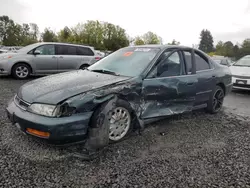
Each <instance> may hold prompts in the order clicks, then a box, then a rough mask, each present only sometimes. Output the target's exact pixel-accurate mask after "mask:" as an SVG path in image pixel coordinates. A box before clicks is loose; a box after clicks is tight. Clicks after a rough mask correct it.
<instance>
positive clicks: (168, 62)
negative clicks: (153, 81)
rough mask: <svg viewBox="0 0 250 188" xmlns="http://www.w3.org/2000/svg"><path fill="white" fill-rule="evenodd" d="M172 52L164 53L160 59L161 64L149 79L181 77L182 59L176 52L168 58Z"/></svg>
mask: <svg viewBox="0 0 250 188" xmlns="http://www.w3.org/2000/svg"><path fill="white" fill-rule="evenodd" d="M169 53H171V51H167V52H164V53H163V55H162V56H161V58H160V60H159V61H160V62H159V63H158V64H157V66H156V67H155V68H154V70H153V71H152V72H151V73H150V74H149V76H148V77H149V78H161V77H170V76H179V75H180V73H181V58H180V56H179V53H178V52H174V53H173V54H171V55H170V56H169V57H168V58H167V56H168V55H169Z"/></svg>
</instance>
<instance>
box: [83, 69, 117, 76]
mask: <svg viewBox="0 0 250 188" xmlns="http://www.w3.org/2000/svg"><path fill="white" fill-rule="evenodd" d="M88 70H89V71H92V72H100V73H103V74H112V75H115V76H120V74H117V73H116V72H113V71H110V70H106V69H94V70H90V69H88Z"/></svg>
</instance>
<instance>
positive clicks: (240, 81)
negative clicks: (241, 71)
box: [236, 79, 247, 85]
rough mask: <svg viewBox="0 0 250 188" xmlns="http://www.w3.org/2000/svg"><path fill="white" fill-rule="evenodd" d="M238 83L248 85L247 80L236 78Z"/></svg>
mask: <svg viewBox="0 0 250 188" xmlns="http://www.w3.org/2000/svg"><path fill="white" fill-rule="evenodd" d="M236 84H240V85H246V84H247V80H238V79H237V80H236Z"/></svg>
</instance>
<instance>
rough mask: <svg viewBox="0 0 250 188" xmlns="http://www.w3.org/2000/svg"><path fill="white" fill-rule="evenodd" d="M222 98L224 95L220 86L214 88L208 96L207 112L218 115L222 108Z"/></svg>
mask: <svg viewBox="0 0 250 188" xmlns="http://www.w3.org/2000/svg"><path fill="white" fill-rule="evenodd" d="M224 97H225V93H224V91H223V89H222V88H221V87H220V86H216V87H215V89H214V90H213V92H212V94H211V95H210V98H209V101H208V106H207V111H208V112H209V113H211V114H215V113H218V112H219V111H220V110H221V108H222V106H223V101H224Z"/></svg>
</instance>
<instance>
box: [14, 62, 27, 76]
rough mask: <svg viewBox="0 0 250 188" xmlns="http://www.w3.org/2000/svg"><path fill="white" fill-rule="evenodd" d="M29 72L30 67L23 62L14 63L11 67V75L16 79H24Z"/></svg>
mask: <svg viewBox="0 0 250 188" xmlns="http://www.w3.org/2000/svg"><path fill="white" fill-rule="evenodd" d="M30 73H31V70H30V67H29V66H28V65H26V64H24V63H19V64H16V65H14V67H13V69H12V76H13V77H15V78H17V79H26V78H28V77H29V75H30Z"/></svg>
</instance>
